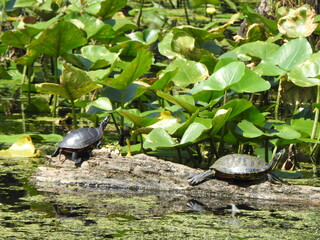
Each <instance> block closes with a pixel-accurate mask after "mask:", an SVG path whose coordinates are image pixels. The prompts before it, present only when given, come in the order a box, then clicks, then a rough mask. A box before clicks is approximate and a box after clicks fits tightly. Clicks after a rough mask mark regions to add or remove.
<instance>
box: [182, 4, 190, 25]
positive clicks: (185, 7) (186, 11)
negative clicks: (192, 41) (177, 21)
mask: <svg viewBox="0 0 320 240" xmlns="http://www.w3.org/2000/svg"><path fill="white" fill-rule="evenodd" d="M183 8H184V13H185V16H186V20H187V24H188V25H190V20H189V15H188V10H187V4H186V0H183Z"/></svg>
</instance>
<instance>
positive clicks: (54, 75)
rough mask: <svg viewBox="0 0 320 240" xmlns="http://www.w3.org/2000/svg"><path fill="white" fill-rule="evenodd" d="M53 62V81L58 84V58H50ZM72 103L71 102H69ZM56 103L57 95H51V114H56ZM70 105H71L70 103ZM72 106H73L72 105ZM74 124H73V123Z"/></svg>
mask: <svg viewBox="0 0 320 240" xmlns="http://www.w3.org/2000/svg"><path fill="white" fill-rule="evenodd" d="M52 64H53V77H54V83H56V84H59V76H58V58H57V57H54V58H53V59H52ZM71 104H73V103H71ZM57 105H58V95H56V94H55V95H54V96H53V108H52V114H53V116H55V115H56V111H57ZM71 106H72V105H71ZM73 107H74V106H73ZM74 126H75V125H74Z"/></svg>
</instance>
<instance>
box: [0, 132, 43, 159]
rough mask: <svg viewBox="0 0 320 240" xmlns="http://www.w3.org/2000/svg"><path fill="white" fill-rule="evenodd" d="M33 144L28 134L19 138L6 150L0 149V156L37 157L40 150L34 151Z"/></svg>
mask: <svg viewBox="0 0 320 240" xmlns="http://www.w3.org/2000/svg"><path fill="white" fill-rule="evenodd" d="M35 150H36V148H35V146H34V145H33V143H32V140H31V137H30V136H23V137H21V138H19V139H18V140H17V141H16V142H15V143H14V144H12V145H11V147H10V148H9V149H7V150H1V151H0V157H39V156H40V154H41V152H40V151H38V152H37V153H35Z"/></svg>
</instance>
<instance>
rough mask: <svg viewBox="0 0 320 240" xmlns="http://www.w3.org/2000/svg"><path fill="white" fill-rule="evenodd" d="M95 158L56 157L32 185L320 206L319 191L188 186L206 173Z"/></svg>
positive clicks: (104, 155) (149, 161) (98, 154)
mask: <svg viewBox="0 0 320 240" xmlns="http://www.w3.org/2000/svg"><path fill="white" fill-rule="evenodd" d="M92 154H93V156H92V157H91V158H90V159H89V160H88V161H85V162H83V164H82V166H81V167H79V168H77V167H75V166H74V164H73V162H72V161H70V160H66V161H64V162H63V161H59V160H58V159H59V158H58V157H54V158H52V159H51V161H50V164H49V165H48V166H46V167H39V169H38V172H37V173H36V174H35V175H34V176H33V177H32V180H33V182H34V183H35V185H36V187H37V188H38V189H39V190H42V191H49V192H50V191H54V190H53V189H57V188H64V187H66V186H77V187H81V188H82V189H87V190H90V191H92V190H112V189H113V190H122V191H134V192H136V193H146V194H150V193H151V194H152V193H153V194H157V195H159V194H164V195H167V194H168V195H174V194H178V195H180V196H184V197H186V198H188V199H208V198H220V199H221V198H223V199H228V200H231V201H240V200H241V201H244V200H250V201H264V202H265V201H269V202H270V201H271V202H273V203H275V204H284V205H290V204H292V205H296V204H301V205H316V206H317V205H320V188H319V187H311V186H300V185H282V184H272V183H270V182H268V181H265V182H258V183H257V182H255V183H250V182H242V183H235V182H226V181H223V180H218V179H212V180H209V181H207V182H204V183H202V184H200V185H198V186H190V185H189V184H188V181H187V177H188V176H189V175H190V174H194V173H200V172H202V171H203V170H198V169H193V168H190V167H187V166H184V165H181V164H177V163H172V162H169V161H165V160H161V159H157V158H155V157H151V156H147V155H144V154H140V155H135V156H133V157H119V156H114V155H111V154H110V153H109V152H108V151H107V150H105V149H100V150H94V151H93V152H92ZM61 159H62V160H63V159H64V155H61ZM62 162H63V163H62Z"/></svg>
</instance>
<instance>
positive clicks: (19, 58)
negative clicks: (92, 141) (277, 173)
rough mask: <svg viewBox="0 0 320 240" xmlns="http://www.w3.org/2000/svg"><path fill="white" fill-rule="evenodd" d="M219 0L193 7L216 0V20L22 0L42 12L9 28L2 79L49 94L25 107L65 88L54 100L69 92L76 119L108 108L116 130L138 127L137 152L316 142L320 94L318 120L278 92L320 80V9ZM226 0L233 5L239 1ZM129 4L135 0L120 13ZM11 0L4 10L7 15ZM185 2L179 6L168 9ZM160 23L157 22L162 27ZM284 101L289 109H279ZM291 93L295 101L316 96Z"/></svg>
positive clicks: (101, 4)
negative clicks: (316, 37) (274, 11)
mask: <svg viewBox="0 0 320 240" xmlns="http://www.w3.org/2000/svg"><path fill="white" fill-rule="evenodd" d="M221 2H222V1H218V0H206V1H202V0H194V1H190V3H191V5H190V6H188V7H191V8H192V11H194V14H196V15H197V14H198V13H199V11H202V10H204V11H205V8H207V7H208V5H207V4H211V5H215V8H216V13H219V14H218V15H219V16H217V18H216V19H215V21H211V17H213V15H214V14H215V13H211V14H210V15H211V16H209V17H205V16H204V14H203V13H202V14H200V15H201V20H194V19H196V18H194V19H193V20H192V24H187V25H186V24H185V23H184V22H183V21H184V20H181V19H185V18H184V17H187V16H185V14H186V13H187V12H188V10H190V9H186V11H184V10H183V11H182V9H172V11H171V10H169V9H165V8H158V7H157V8H156V7H148V8H147V7H145V6H144V4H142V8H141V9H140V8H139V9H136V5H135V4H134V3H132V2H130V1H126V0H121V1H116V0H109V1H102V0H98V1H78V0H73V1H45V2H43V3H40V2H39V1H33V0H30V1H27V0H23V1H22V0H21V1H15V7H16V8H21V9H20V10H21V11H26V12H28V14H26V15H28V16H29V15H30V16H31V17H34V19H33V18H32V19H33V20H34V22H32V21H31V22H28V21H27V19H25V21H24V20H23V21H14V22H12V23H11V22H10V26H12V27H13V29H10V30H7V31H4V32H3V33H1V36H0V38H1V45H0V53H1V55H2V59H4V60H5V61H6V64H7V63H10V64H11V68H10V67H7V65H10V64H7V65H6V64H5V63H3V64H1V65H0V78H1V83H2V81H6V83H7V82H10V83H11V84H12V85H15V87H16V88H21V92H22V94H25V92H28V96H31V91H32V89H33V88H32V86H34V83H37V84H36V89H37V90H39V91H40V92H41V94H43V95H42V96H41V97H39V96H37V95H38V94H39V93H35V95H36V96H35V97H33V96H32V99H28V101H27V102H28V106H27V107H26V108H23V109H26V110H29V111H36V112H47V111H48V110H49V106H48V104H47V103H48V102H49V101H48V100H47V99H48V98H49V94H50V95H51V94H53V95H59V98H57V102H55V103H53V104H52V105H51V106H50V108H55V107H56V106H59V103H62V102H63V101H64V100H65V99H67V100H68V101H69V103H70V104H71V108H72V112H73V116H74V120H75V118H76V116H79V115H80V116H85V117H86V118H88V119H92V120H96V119H97V118H96V117H95V116H89V115H97V114H106V113H105V112H109V113H112V114H113V117H114V120H116V121H117V122H118V123H120V130H119V133H123V131H124V127H125V125H128V126H129V127H130V128H131V134H132V138H131V141H132V142H134V143H139V146H142V147H141V149H140V151H148V149H153V150H156V149H161V148H165V149H168V148H171V149H179V150H181V149H188V150H189V151H190V152H192V151H194V148H196V149H197V148H199V147H200V148H204V147H208V145H210V148H211V149H210V152H218V154H222V152H223V150H224V149H223V148H224V144H230V146H228V148H229V149H232V150H231V151H238V150H239V149H242V146H244V145H246V144H250V145H255V146H256V147H261V148H262V147H267V146H268V144H267V143H268V142H269V143H271V144H274V145H285V144H290V143H299V142H304V141H307V142H310V143H316V144H318V141H317V140H316V139H318V138H319V137H318V136H319V133H318V130H319V126H318V123H317V122H318V120H317V119H318V118H319V113H317V111H319V108H318V105H319V99H320V93H319V92H318V98H317V100H316V103H315V105H312V107H314V108H315V112H316V114H315V119H314V118H313V116H312V117H310V116H308V117H307V118H306V119H302V118H295V119H291V116H293V115H294V114H295V112H293V111H292V110H291V108H290V109H289V108H288V105H285V100H284V99H285V98H283V99H282V101H281V99H280V98H281V97H282V95H286V92H285V90H283V88H285V87H284V85H285V84H286V83H287V81H288V82H290V83H291V84H294V85H296V86H299V87H313V86H317V87H318V86H319V85H320V84H319V79H320V78H319V76H320V70H319V69H320V62H319V59H320V55H319V54H318V52H314V51H313V49H316V48H315V46H314V45H313V43H312V42H311V41H309V39H307V38H306V37H308V36H310V35H311V34H312V33H315V32H316V31H317V29H318V28H317V23H316V22H315V21H316V19H317V17H319V16H315V14H314V11H313V10H312V9H311V8H310V7H308V6H301V7H300V8H297V9H295V10H285V11H283V12H280V11H278V15H277V16H274V18H273V19H272V20H271V19H268V18H266V17H264V16H262V15H260V14H258V13H256V12H255V11H254V10H253V8H252V7H251V6H249V5H242V6H241V9H242V14H240V13H235V14H233V15H231V14H224V13H222V12H221V11H222V8H221V7H220V6H219V5H220V3H221ZM224 2H225V3H226V4H228V5H229V6H230V8H232V9H233V10H237V7H238V6H236V5H235V4H234V3H232V2H231V1H224ZM157 4H162V3H157ZM163 4H164V5H165V3H163ZM172 4H173V3H172ZM125 6H130V7H131V8H132V10H131V11H129V13H128V14H127V12H126V11H125V10H126V9H124V10H123V12H122V13H120V12H119V11H120V10H122V9H123V8H124V7H125ZM171 7H173V6H171ZM210 7H212V6H210ZM23 8H26V10H24V9H23ZM239 9H240V8H239ZM180 10H181V11H180ZM12 11H14V9H13V8H10V11H9V10H8V11H4V12H5V13H6V14H8V16H9V15H10V14H13V12H12ZM136 12H139V13H140V14H135V13H136ZM177 12H180V13H181V12H182V13H183V15H181V16H177V15H172V14H173V13H175V14H176V13H177ZM287 13H289V14H287ZM15 14H16V13H15ZM196 15H195V16H196ZM242 17H245V18H246V22H247V23H248V29H247V32H246V33H245V34H244V36H241V37H240V36H236V37H235V38H234V39H235V40H234V39H232V38H230V37H229V36H230V33H234V32H235V26H238V24H237V25H234V23H235V22H236V21H238V20H239V19H241V18H242ZM3 19H5V18H3ZM188 20H189V21H190V19H188ZM216 20H217V21H216ZM176 21H177V22H178V24H174V23H175V22H176ZM197 21H198V22H197ZM135 22H136V23H137V24H136V23H135ZM8 24H9V23H8ZM159 24H160V25H161V26H162V27H161V29H160V28H159V27H158V28H155V26H159ZM8 26H9V25H8ZM138 26H139V27H138ZM8 52H11V53H12V56H14V58H10V57H7V56H11V55H10V54H7V53H8ZM5 54H7V55H5ZM15 54H16V56H15ZM5 56H6V57H5ZM21 65H23V70H21ZM61 66H62V67H61ZM59 79H60V81H58V80H59ZM17 80H21V81H20V82H21V85H20V84H17ZM11 81H12V82H11ZM32 84H33V85H32ZM25 86H26V87H25ZM100 88H102V89H101V91H100ZM277 88H278V90H277ZM26 89H27V91H26ZM98 89H99V91H95V90H98ZM319 91H320V90H319ZM12 92H14V91H12V90H11V91H10V93H12ZM43 96H46V98H47V99H43V98H42V97H43ZM89 99H90V100H89ZM282 102H284V103H282ZM280 104H283V105H284V108H285V111H286V115H284V114H283V115H282V114H280V113H279V111H278V110H279V106H280ZM295 104H296V105H297V106H296V109H297V108H298V107H300V108H305V107H306V105H308V104H306V103H300V102H299V101H298V100H296V102H295ZM80 108H82V109H81V114H78V115H77V114H76V112H77V111H79V110H80ZM88 114H89V115H88ZM266 116H268V117H266ZM272 116H274V118H275V120H276V121H274V119H273V117H272ZM279 119H280V120H281V121H280V120H279ZM288 119H291V120H288ZM75 123H76V120H75ZM75 125H76V124H75ZM302 125H303V126H302ZM306 139H307V140H306ZM231 144H232V146H231ZM137 145H138V144H137ZM315 146H316V145H315ZM216 147H217V149H215V148H216ZM142 148H143V149H142ZM212 148H214V149H212ZM215 150H216V151H215ZM314 150H315V149H313V150H312V151H314ZM199 152H200V151H198V150H197V154H198V155H199ZM266 152H267V151H266ZM198 157H200V156H198Z"/></svg>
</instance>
